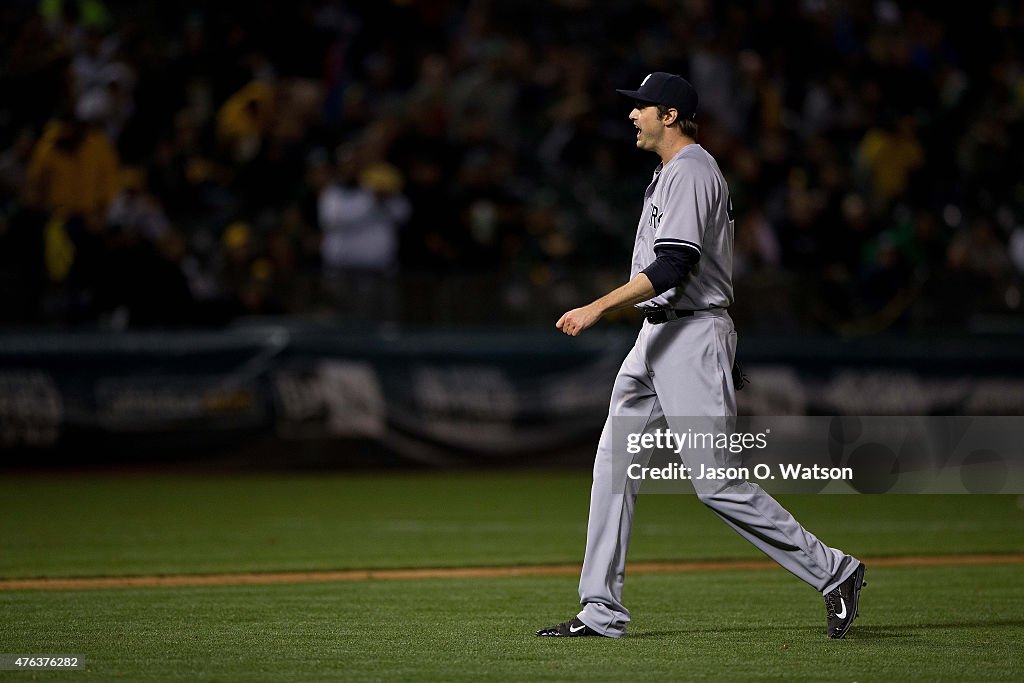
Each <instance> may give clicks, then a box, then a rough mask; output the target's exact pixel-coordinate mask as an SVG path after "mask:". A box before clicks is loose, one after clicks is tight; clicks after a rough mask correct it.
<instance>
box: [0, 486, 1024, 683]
mask: <svg viewBox="0 0 1024 683" xmlns="http://www.w3.org/2000/svg"><path fill="white" fill-rule="evenodd" d="M587 498H588V476H587V473H585V472H572V473H556V472H544V473H459V474H451V473H448V474H400V475H399V474H360V475H346V474H323V475H316V476H313V475H302V476H280V477H270V476H235V477H232V476H226V475H211V476H203V477H200V476H170V475H167V476H161V475H151V476H141V475H124V476H115V475H89V476H76V477H69V476H55V475H35V476H0V539H2V541H0V578H29V577H73V576H113V575H150V574H179V573H184V574H189V573H218V572H240V571H256V572H262V571H276V570H317V569H346V568H387V567H433V566H472V565H514V564H538V563H567V562H568V563H573V562H579V561H580V560H581V559H582V549H583V541H584V537H583V536H584V532H585V520H586V505H587ZM784 503H785V504H786V505H787V506H788V507H789V508H790V509H791V510H792V511H793V512H794V513H795V514H796V515H797V516H798V518H800V519H801V521H803V522H804V524H805V525H806V526H807V527H808V528H809V529H811V530H812V531H814V532H815V533H817V534H818V535H819V536H821V537H822V538H823V539H824V540H826V541H827V542H829V543H831V544H833V545H837V546H840V547H843V548H844V549H846V550H849V551H850V552H853V553H855V554H857V555H858V556H863V557H881V556H892V555H937V554H952V553H965V554H968V553H982V552H984V553H1009V552H1018V553H1019V552H1022V551H1024V510H1022V507H1021V500H1020V498H1019V497H1016V496H852V495H845V496H838V495H837V496H824V495H819V496H790V497H786V498H784ZM634 538H635V541H634V545H633V548H632V550H631V556H630V557H631V560H635V561H636V560H685V559H728V558H737V559H751V558H757V557H759V555H758V554H757V552H756V551H754V550H753V549H752V548H750V547H749V546H748V545H747V544H746V543H745V542H744V541H742V540H741V539H740V538H739V537H738V536H737V535H736V534H734V533H733V532H732V531H730V530H729V529H728V528H727V527H726V526H725V525H724V524H722V523H721V522H720V521H718V520H717V519H716V518H715V517H714V516H713V515H711V513H709V512H708V511H706V510H705V509H703V507H702V506H701V505H700V504H699V503H698V502H697V501H696V500H694V499H693V498H692V497H687V496H667V495H663V496H654V495H651V496H643V497H642V499H641V501H640V504H639V508H638V515H637V527H636V534H635V536H634ZM1022 573H1024V572H1022V566H1021V565H1019V564H1017V565H1010V564H1006V565H1004V564H992V565H981V566H963V567H927V566H925V567H900V568H883V567H879V568H875V569H872V568H871V567H870V565H869V573H868V582H869V586H868V588H867V589H865V592H864V594H863V597H862V606H861V616H860V618H859V619H858V621H857V624H856V625H855V626H854V630H853V631H851V634H850V636H849V637H848V638H847V639H846V640H845V641H840V642H833V641H828V640H826V639H825V637H824V606H823V604H822V602H821V599H820V597H819V596H818V595H817V593H815V592H814V591H813V590H811V589H810V588H808V587H807V586H805V585H803V584H802V583H800V582H799V581H797V580H796V579H794V578H792V577H791V576H790V575H788V574H787V573H785V572H784V571H782V570H781V569H769V570H763V571H738V570H728V571H718V572H694V573H679V574H637V575H634V576H632V577H630V579H629V581H628V583H627V587H626V598H627V602H628V604H629V606H630V607H631V609H632V610H633V613H634V622H633V624H632V625H631V632H630V636H629V637H628V638H626V639H624V640H621V641H610V640H605V639H579V640H576V639H573V640H567V641H563V640H554V641H552V640H547V639H539V638H536V637H534V636H533V635H532V631H533V630H534V629H536V628H539V627H540V626H545V625H548V624H550V623H554V622H555V621H561V620H563V619H565V618H567V617H568V616H569V615H571V614H572V613H573V612H574V611H575V602H576V592H575V591H576V579H575V578H574V577H570V576H559V577H515V578H487V579H431V580H403V581H379V580H369V581H350V582H339V583H309V584H285V585H269V586H259V585H255V586H254V585H249V586H216V587H214V586H207V587H194V588H144V589H140V588H133V589H126V588H124V589H122V588H118V589H97V590H6V591H4V590H0V615H2V617H0V653H51V654H53V653H73V654H80V655H82V656H84V657H85V658H86V660H87V662H88V668H87V670H85V671H74V672H61V673H51V672H34V673H28V672H15V671H0V679H2V680H75V681H79V680H82V681H84V680H97V681H109V680H125V681H146V680H182V681H192V680H285V681H291V680H294V681H308V680H456V679H459V680H465V679H486V680H582V679H603V680H611V679H623V678H629V679H640V680H644V679H646V680H652V679H657V680H680V679H682V680H689V679H701V678H711V679H721V680H748V679H774V680H800V679H806V680H826V679H827V680H850V681H853V680H859V681H864V680H899V679H910V680H972V681H973V680H1021V679H1022V678H1024V660H1022V656H1021V654H1020V650H1021V648H1020V642H1021V641H1022V639H1024V582H1022V581H1021V577H1022ZM33 677H34V678H33Z"/></svg>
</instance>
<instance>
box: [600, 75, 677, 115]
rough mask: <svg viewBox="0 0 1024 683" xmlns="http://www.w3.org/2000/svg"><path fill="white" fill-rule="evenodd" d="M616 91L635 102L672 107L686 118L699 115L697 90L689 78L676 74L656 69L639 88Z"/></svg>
mask: <svg viewBox="0 0 1024 683" xmlns="http://www.w3.org/2000/svg"><path fill="white" fill-rule="evenodd" d="M615 92H617V93H619V94H620V95H622V96H624V97H628V98H629V99H631V100H633V101H635V102H647V103H648V104H664V105H665V106H666V107H672V108H673V109H676V110H677V111H678V112H679V116H680V117H681V118H684V119H692V118H693V117H694V116H696V115H697V91H696V90H695V89H694V87H693V86H692V85H690V82H689V81H688V80H686V79H685V78H683V77H682V76H677V75H675V74H668V73H665V72H664V71H655V72H654V73H650V74H647V78H645V79H644V80H643V83H641V84H640V88H639V89H637V90H616V91H615Z"/></svg>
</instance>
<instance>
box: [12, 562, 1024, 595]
mask: <svg viewBox="0 0 1024 683" xmlns="http://www.w3.org/2000/svg"><path fill="white" fill-rule="evenodd" d="M864 562H865V563H866V564H869V565H870V566H871V567H966V566H987V565H1001V564H1024V553H977V554H966V555H905V556H894V557H875V558H865V559H864ZM774 566H776V565H775V563H774V562H773V561H771V560H767V559H764V560H690V561H678V562H632V563H630V565H629V572H630V574H671V573H687V572H721V571H743V570H758V569H768V568H771V567H774ZM579 572H580V565H578V564H540V565H518V566H515V565H510V566H494V567H422V568H410V569H346V570H337V571H288V572H239V573H224V574H175V575H162V576H161V575H150V576H90V577H69V578H35V579H0V591H16V590H90V589H104V588H185V587H197V586H247V585H255V586H266V585H273V584H290V583H333V582H347V581H409V580H415V579H481V578H507V577H515V576H575V575H578V574H579Z"/></svg>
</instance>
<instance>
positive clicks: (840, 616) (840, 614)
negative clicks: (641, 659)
mask: <svg viewBox="0 0 1024 683" xmlns="http://www.w3.org/2000/svg"><path fill="white" fill-rule="evenodd" d="M839 604H840V605H842V606H843V611H842V612H836V618H838V619H845V618H846V601H845V600H843V599H842V598H839ZM570 628H571V627H570Z"/></svg>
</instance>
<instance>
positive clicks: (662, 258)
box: [643, 245, 700, 295]
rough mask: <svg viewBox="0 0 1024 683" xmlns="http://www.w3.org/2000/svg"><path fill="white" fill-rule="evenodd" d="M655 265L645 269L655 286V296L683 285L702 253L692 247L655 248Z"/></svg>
mask: <svg viewBox="0 0 1024 683" xmlns="http://www.w3.org/2000/svg"><path fill="white" fill-rule="evenodd" d="M654 255H655V256H656V257H657V258H655V259H654V263H652V264H651V265H649V266H647V267H646V268H644V270H643V272H644V273H645V274H646V275H647V279H648V280H650V281H651V284H652V285H654V293H655V295H658V294H661V293H663V292H667V291H668V290H670V289H672V288H673V287H675V286H677V285H679V284H680V283H682V281H683V280H685V279H686V276H687V275H689V274H690V269H692V268H693V267H694V266H695V265H696V264H697V261H699V260H700V252H699V251H697V250H696V249H693V248H691V247H683V246H674V245H673V246H658V247H655V248H654Z"/></svg>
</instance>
